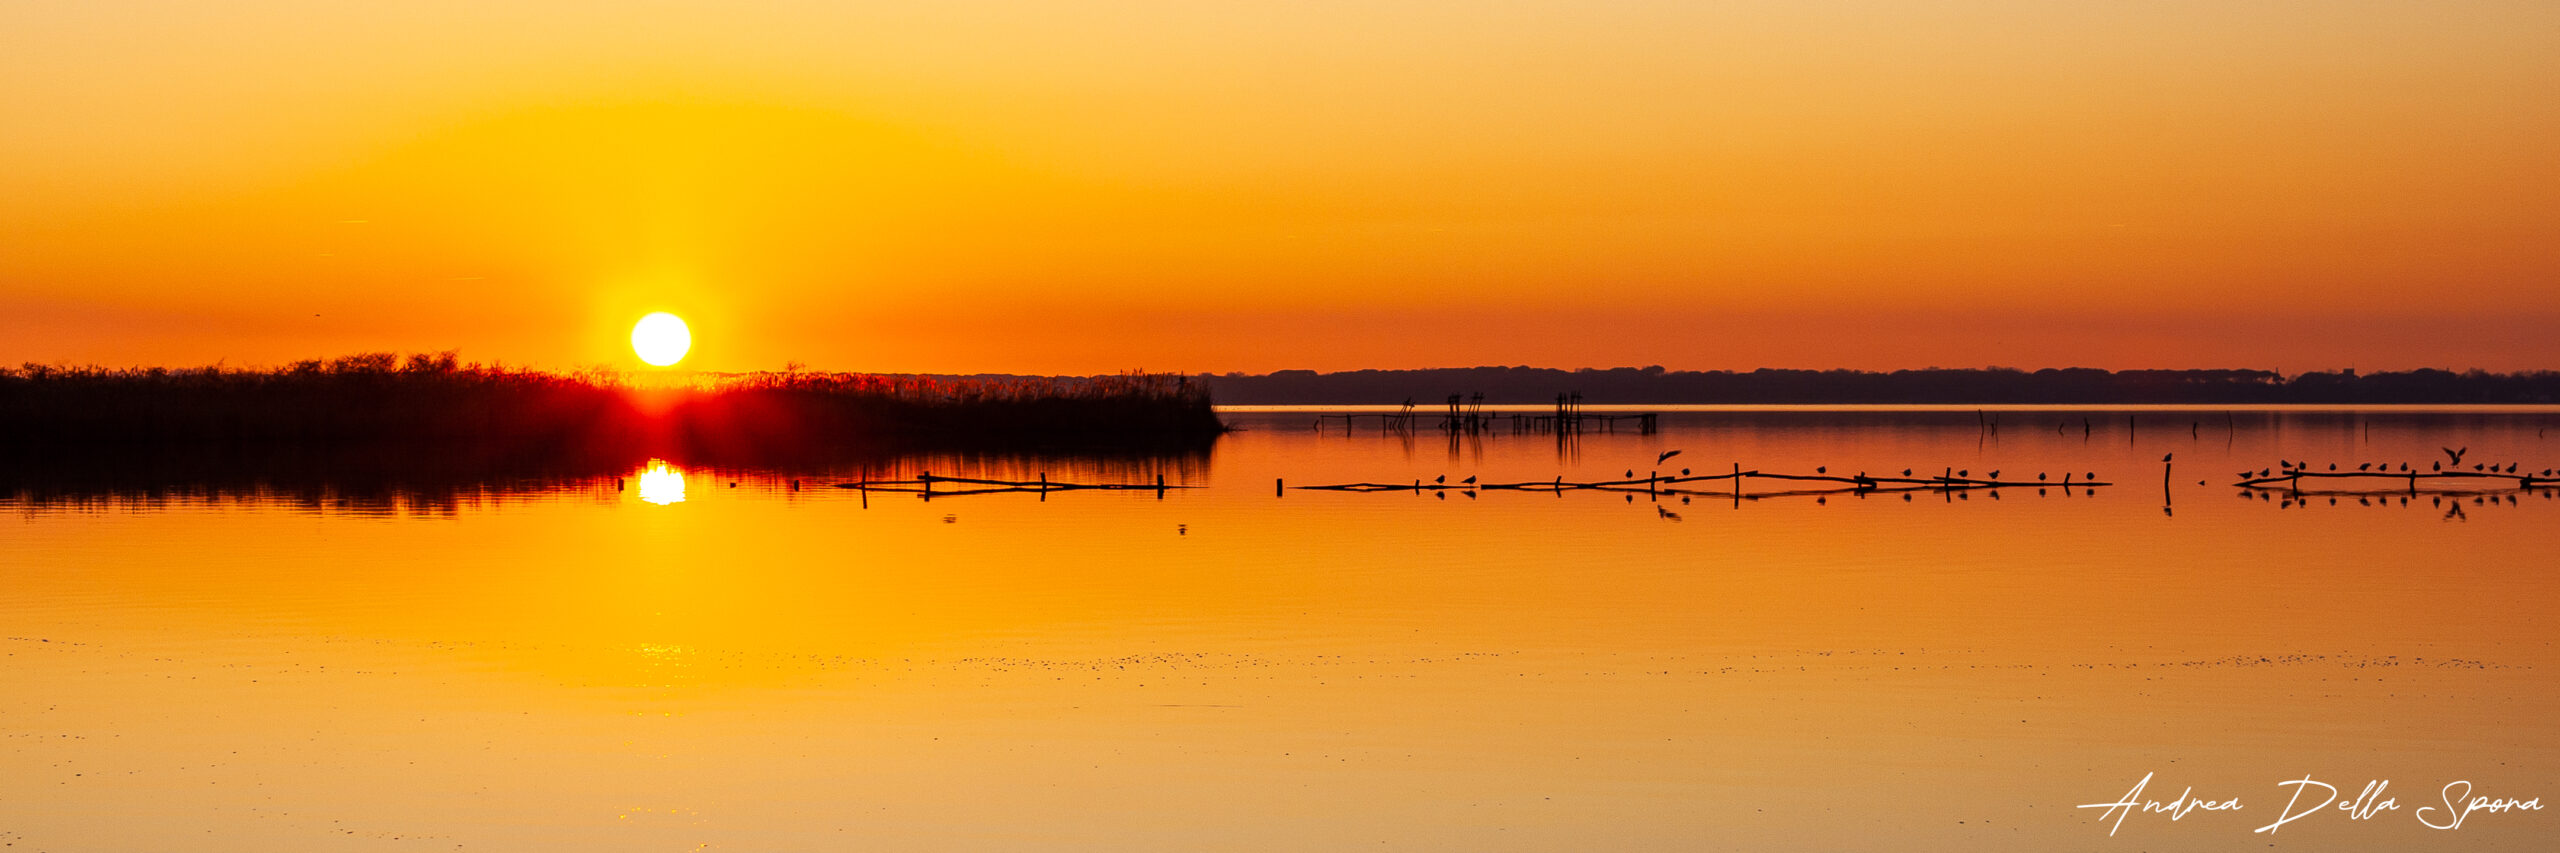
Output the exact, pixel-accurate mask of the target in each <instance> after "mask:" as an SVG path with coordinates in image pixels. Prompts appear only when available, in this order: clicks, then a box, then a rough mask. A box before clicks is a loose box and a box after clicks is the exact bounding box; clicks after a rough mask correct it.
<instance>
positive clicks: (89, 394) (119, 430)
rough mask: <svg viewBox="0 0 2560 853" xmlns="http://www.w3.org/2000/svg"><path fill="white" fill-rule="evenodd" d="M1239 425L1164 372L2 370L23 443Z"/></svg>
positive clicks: (815, 446)
mask: <svg viewBox="0 0 2560 853" xmlns="http://www.w3.org/2000/svg"><path fill="white" fill-rule="evenodd" d="M1224 429H1225V426H1224V425H1223V424H1221V423H1220V422H1219V421H1218V419H1217V415H1216V412H1215V411H1214V410H1213V409H1212V408H1211V406H1210V402H1209V396H1208V393H1207V391H1206V389H1205V388H1203V387H1201V386H1200V385H1199V384H1198V383H1196V382H1194V381H1192V380H1190V379H1189V378H1187V377H1182V376H1168V375H1159V374H1137V373H1131V374H1124V375H1119V376H1098V377H1086V378H1010V379H998V378H989V379H975V380H957V379H943V378H935V377H919V376H889V375H877V374H854V373H811V372H801V371H793V372H787V373H753V374H731V375H705V376H696V377H693V378H691V380H690V381H689V382H687V383H685V384H680V385H674V386H670V387H659V386H652V385H647V384H638V383H629V382H625V381H623V380H622V379H621V378H619V377H615V376H609V375H606V376H597V375H583V374H563V373H554V372H546V371H537V370H526V369H521V368H503V367H495V366H485V365H479V364H468V365H466V364H461V363H458V360H457V359H455V358H454V356H453V355H452V354H451V353H443V354H434V355H427V354H421V355H413V356H409V357H408V358H407V359H405V360H403V359H401V358H398V357H396V356H393V355H391V354H388V353H375V354H366V355H359V356H349V357H345V358H339V359H335V360H331V361H326V362H322V361H305V362H300V363H297V364H294V365H291V366H288V367H285V368H281V369H276V370H231V369H221V368H198V369H181V370H172V369H167V368H131V369H104V368H56V367H46V366H40V365H29V366H26V367H22V368H18V369H11V370H0V441H5V442H7V443H8V444H9V445H10V446H11V447H13V448H15V449H16V450H17V451H19V452H22V453H23V452H27V451H29V450H31V449H42V452H45V453H68V454H74V455H77V454H79V453H82V452H86V451H85V450H84V448H112V447H117V446H127V445H185V446H202V447H251V446H258V445H266V444H278V445H287V446H295V447H325V446H340V445H346V446H362V447H374V446H403V445H405V446H413V447H469V448H472V451H471V452H472V453H473V454H475V455H480V456H486V457H491V458H509V457H516V456H543V457H559V456H584V455H598V456H604V457H612V458H626V457H629V456H632V455H634V454H648V455H679V454H680V455H685V456H688V457H690V458H695V459H704V460H716V461H720V462H726V463H737V464H758V463H763V462H767V461H777V460H778V461H790V460H793V459H797V458H803V457H819V458H824V457H829V456H834V455H840V454H842V453H844V452H846V451H848V450H854V451H862V452H880V451H887V450H931V449H964V448H965V449H998V448H1052V447H1057V448H1078V447H1092V448H1100V449H1111V448H1124V449H1125V448H1145V449H1162V448H1172V449H1179V448H1183V447H1188V446H1197V445H1205V444H1206V443H1207V442H1210V441H1214V440H1215V438H1216V436H1217V435H1218V434H1219V433H1220V432H1222V431H1223V430H1224ZM368 452H370V451H368Z"/></svg>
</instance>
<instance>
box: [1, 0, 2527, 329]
mask: <svg viewBox="0 0 2560 853" xmlns="http://www.w3.org/2000/svg"><path fill="white" fill-rule="evenodd" d="M857 5H858V6H860V7H861V8H852V7H855V6H857ZM838 6H841V7H846V8H832V7H838ZM2119 6H2120V7H2119ZM2233 6H2241V7H2243V8H2232V7H2233ZM2555 34H2560V6H2556V5H2554V4H2550V3H2544V2H2496V3H2491V2H2481V3H2460V2H2439V3H2378V4H2340V3H2326V2H2324V3H2311V2H2302V3H2261V4H2227V3H2219V2H2180V3H2152V4H2056V3H2049V2H1949V3H1933V4H1912V3H1880V2H1878V3H1820V2H1814V3H1806V2H1768V3H1714V4H1708V3H1690V2H1612V3H1564V2H1552V3H1550V2H1526V3H1507V4H1487V3H1461V2H1408V3H1383V4H1382V3H1376V2H1357V3H1354V2H1341V3H1330V2H1318V3H1293V4H1269V5H1264V6H1258V7H1251V8H1237V7H1236V6H1235V4H1210V3H1197V2H1172V0H1166V2H1104V3H1079V4H1051V3H1021V2H1000V0H943V2H932V3H915V4H887V3H883V4H803V3H788V2H780V0H770V2H745V3H724V4H711V3H687V2H677V1H676V0H664V2H650V3H637V4H634V3H606V2H511V3H499V2H486V3H480V2H451V0H438V2H412V0H380V2H367V3H342V2H316V1H315V2H287V1H286V0H250V1H249V2H233V3H224V4H205V3H183V2H170V3H133V2H102V1H101V0H92V1H91V2H52V0H18V1H17V2H12V3H10V4H7V5H6V6H5V7H0V79H5V80H8V81H10V84H9V85H7V86H0V126H5V128H6V132H5V133H0V363H15V362H20V361H39V362H76V363H86V362H101V363H108V364H133V363H166V364H199V363H208V362H213V361H215V360H227V361H228V362H229V363H231V364H235V365H237V364H252V365H255V364H274V363H279V362H282V361H286V360H290V359H294V358H300V357H306V356H314V355H326V354H335V353H343V352H349V351H355V350H360V349H399V350H432V349H445V348H450V347H459V348H461V349H462V350H463V351H464V355H465V356H466V357H467V358H477V359H499V360H504V361H507V362H510V363H532V364H537V365H544V366H555V367H575V366H584V365H594V364H608V365H614V366H622V367H628V366H636V365H637V362H636V360H634V359H633V358H632V356H631V353H630V350H629V348H628V347H627V346H626V345H625V343H624V340H623V335H624V333H625V331H626V330H627V329H628V327H629V324H630V323H631V322H632V321H633V320H635V319H637V318H638V317H639V316H640V315H641V314H643V313H646V312H647V311H651V310H668V311H673V312H676V313H678V314H681V315H684V316H685V317H686V318H687V319H688V320H689V321H690V322H691V323H692V325H693V327H694V330H695V334H696V336H697V347H696V350H695V357H694V358H693V359H692V360H690V361H688V362H687V364H688V365H689V366H695V367H703V368H711V369H754V368H770V367H779V366H781V365H782V364H783V363H784V362H786V361H791V360H797V361H801V362H805V363H808V364H810V365H813V366H818V367H824V368H835V369H849V370H883V371H1004V372H1107V371H1115V370H1120V369H1124V368H1148V369H1155V370H1192V371H1228V370H1246V371H1264V370H1272V369H1280V368H1316V369H1347V368H1357V367H1420V366H1444V365H1471V364H1487V363H1500V364H1538V365H1547V366H1562V367H1576V366H1610V365H1645V364H1662V365H1666V366H1670V367H1674V368H1701V369H1710V368H1735V369H1749V368H1754V367H1761V366H1785V367H1858V368H1900V367H1919V366H1929V365H1943V366H1982V365H2011V366H2024V367H2041V366H2056V365H2090V366H2101V367H2153V366H2159V367H2188V366H2249V367H2263V368H2275V369H2282V370H2287V371H2300V370H2309V369H2326V368H2332V367H2344V366H2356V367H2360V368H2364V369H2368V370H2370V369H2388V368H2406V367H2417V366H2441V367H2454V368H2465V367H2485V368H2491V369H2508V370H2511V369H2528V368H2553V367H2560V335H2555V334H2551V333H2550V330H2553V329H2560V36H2555Z"/></svg>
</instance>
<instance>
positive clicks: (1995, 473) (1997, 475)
mask: <svg viewBox="0 0 2560 853" xmlns="http://www.w3.org/2000/svg"><path fill="white" fill-rule="evenodd" d="M1991 479H1994V480H1997V479H2000V470H1999V469H1997V468H1994V469H1992V471H1991Z"/></svg>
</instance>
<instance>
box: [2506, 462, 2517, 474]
mask: <svg viewBox="0 0 2560 853" xmlns="http://www.w3.org/2000/svg"><path fill="white" fill-rule="evenodd" d="M2515 472H2516V463H2513V462H2509V463H2507V473H2509V474H2513V473H2515Z"/></svg>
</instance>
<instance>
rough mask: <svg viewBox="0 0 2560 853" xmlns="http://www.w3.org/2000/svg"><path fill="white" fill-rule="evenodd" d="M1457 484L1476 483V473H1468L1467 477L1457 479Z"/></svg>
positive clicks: (1467, 484)
mask: <svg viewBox="0 0 2560 853" xmlns="http://www.w3.org/2000/svg"><path fill="white" fill-rule="evenodd" d="M1458 484H1459V485H1464V486H1472V485H1475V484H1476V475H1474V474H1469V475H1467V478H1466V479H1464V480H1459V481H1458Z"/></svg>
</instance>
